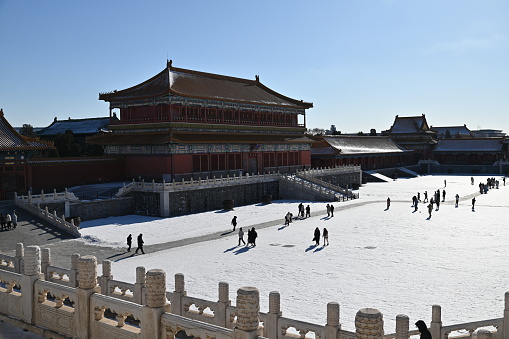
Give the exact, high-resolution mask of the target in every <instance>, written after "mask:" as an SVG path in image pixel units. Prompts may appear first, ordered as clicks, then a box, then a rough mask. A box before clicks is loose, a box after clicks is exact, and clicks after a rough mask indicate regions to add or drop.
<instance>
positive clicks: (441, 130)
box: [430, 126, 472, 137]
mask: <svg viewBox="0 0 509 339" xmlns="http://www.w3.org/2000/svg"><path fill="white" fill-rule="evenodd" d="M430 129H431V130H433V131H436V132H437V133H438V134H439V135H442V136H444V135H445V134H446V133H447V131H449V133H451V136H452V137H454V136H456V135H458V136H471V135H472V133H471V132H470V130H469V129H468V128H467V126H444V127H435V126H431V127H430Z"/></svg>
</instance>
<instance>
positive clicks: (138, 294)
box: [133, 266, 145, 305]
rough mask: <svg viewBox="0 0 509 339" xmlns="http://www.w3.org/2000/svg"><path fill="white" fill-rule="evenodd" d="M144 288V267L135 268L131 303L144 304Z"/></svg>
mask: <svg viewBox="0 0 509 339" xmlns="http://www.w3.org/2000/svg"><path fill="white" fill-rule="evenodd" d="M144 287H145V267H143V266H138V267H136V283H135V284H134V291H133V301H134V302H135V303H137V304H140V305H141V304H143V303H144V302H145V300H144V298H143V288H144Z"/></svg>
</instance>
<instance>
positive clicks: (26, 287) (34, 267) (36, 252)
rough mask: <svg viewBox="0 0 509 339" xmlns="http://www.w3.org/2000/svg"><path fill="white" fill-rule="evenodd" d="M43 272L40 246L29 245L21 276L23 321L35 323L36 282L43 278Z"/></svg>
mask: <svg viewBox="0 0 509 339" xmlns="http://www.w3.org/2000/svg"><path fill="white" fill-rule="evenodd" d="M42 278H43V276H42V274H41V250H40V248H39V246H28V247H27V248H26V249H25V258H24V273H23V275H22V276H21V302H22V304H23V305H22V309H23V321H24V322H25V323H27V324H33V321H32V320H33V312H34V303H33V300H34V299H35V298H36V295H35V293H34V290H35V289H34V284H35V282H36V281H37V280H39V279H42Z"/></svg>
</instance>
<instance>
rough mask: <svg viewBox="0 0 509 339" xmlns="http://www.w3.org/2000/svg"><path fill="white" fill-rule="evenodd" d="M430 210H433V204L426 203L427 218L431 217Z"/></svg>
mask: <svg viewBox="0 0 509 339" xmlns="http://www.w3.org/2000/svg"><path fill="white" fill-rule="evenodd" d="M431 212H433V204H428V214H429V216H428V218H429V219H431Z"/></svg>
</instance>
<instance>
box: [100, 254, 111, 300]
mask: <svg viewBox="0 0 509 339" xmlns="http://www.w3.org/2000/svg"><path fill="white" fill-rule="evenodd" d="M102 265H103V274H102V276H101V278H100V279H99V285H101V294H104V295H109V293H108V292H109V291H108V281H109V280H111V279H113V275H111V261H110V260H103V262H102Z"/></svg>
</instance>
